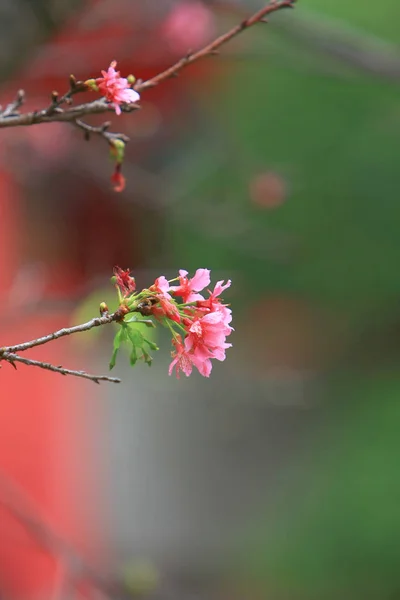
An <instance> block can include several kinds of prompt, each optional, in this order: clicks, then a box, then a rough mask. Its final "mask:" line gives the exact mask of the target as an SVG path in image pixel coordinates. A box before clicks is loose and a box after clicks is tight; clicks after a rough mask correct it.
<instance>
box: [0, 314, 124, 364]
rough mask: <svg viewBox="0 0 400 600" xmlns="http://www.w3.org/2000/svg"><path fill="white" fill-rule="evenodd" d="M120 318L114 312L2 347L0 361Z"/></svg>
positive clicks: (120, 316) (119, 315)
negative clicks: (5, 354)
mask: <svg viewBox="0 0 400 600" xmlns="http://www.w3.org/2000/svg"><path fill="white" fill-rule="evenodd" d="M121 318H122V314H121V312H119V311H116V312H114V313H111V314H107V315H104V316H102V317H96V318H94V319H91V320H90V321H87V323H82V325H74V326H73V327H63V329H59V330H58V331H55V332H53V333H49V334H48V335H44V336H43V337H40V338H36V339H34V340H31V341H29V342H24V343H22V344H17V345H15V346H3V347H2V348H0V359H1V358H2V356H3V355H4V353H6V352H12V353H14V352H25V350H30V348H35V347H36V346H42V345H43V344H48V343H49V342H52V341H53V340H58V339H59V338H61V337H65V336H66V335H72V334H73V333H81V332H83V331H89V330H90V329H93V328H94V327H100V326H102V325H108V323H113V322H116V321H120V320H121Z"/></svg>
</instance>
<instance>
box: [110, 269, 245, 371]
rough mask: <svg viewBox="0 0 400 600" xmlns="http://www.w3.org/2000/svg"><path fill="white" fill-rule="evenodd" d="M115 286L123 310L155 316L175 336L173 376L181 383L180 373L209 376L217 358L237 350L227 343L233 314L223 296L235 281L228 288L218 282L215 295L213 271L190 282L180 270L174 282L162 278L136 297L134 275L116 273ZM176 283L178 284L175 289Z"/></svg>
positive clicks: (201, 271) (200, 272)
mask: <svg viewBox="0 0 400 600" xmlns="http://www.w3.org/2000/svg"><path fill="white" fill-rule="evenodd" d="M114 282H115V286H116V288H117V291H118V295H119V300H120V308H119V310H121V309H122V312H125V313H126V314H128V313H135V312H136V313H140V314H141V315H142V316H145V317H150V318H152V319H154V321H155V322H159V323H161V324H162V325H164V326H165V327H167V328H168V329H169V330H170V332H171V333H172V344H173V346H174V350H173V351H172V362H171V364H170V367H169V374H170V375H171V374H172V372H173V371H174V370H175V372H176V375H177V377H178V378H179V375H180V372H181V371H183V373H184V374H185V375H186V376H189V375H190V374H191V373H192V370H193V367H196V369H197V370H198V371H199V373H200V374H201V375H203V376H204V377H209V376H210V373H211V370H212V362H211V361H212V359H216V360H219V361H223V360H225V351H226V349H227V348H230V347H231V346H232V344H230V343H227V341H226V338H227V337H228V336H229V335H230V334H231V332H232V331H233V328H232V327H231V325H230V323H231V321H232V311H231V309H230V308H228V306H227V305H226V304H224V303H223V301H222V299H221V297H220V296H221V294H222V292H223V291H224V290H226V289H227V288H228V287H230V285H231V281H230V280H229V281H227V282H226V283H224V281H217V283H216V284H215V286H214V289H213V290H210V289H208V286H209V285H210V283H211V280H210V271H209V270H208V269H197V271H196V273H195V275H194V276H193V277H192V278H190V277H188V272H187V271H184V270H180V271H179V276H178V277H176V278H175V279H172V280H169V281H168V280H167V279H166V277H164V276H163V275H162V276H160V277H158V278H157V279H156V280H155V282H154V284H153V285H151V286H150V287H149V288H148V289H144V290H142V291H141V292H140V293H136V282H135V279H134V277H132V276H131V275H130V272H129V271H124V270H122V269H120V268H116V269H115V270H114ZM173 283H176V285H171V284H173ZM206 288H207V294H206V297H205V295H203V294H204V290H205V289H206ZM200 292H203V294H200ZM145 360H146V357H145ZM146 362H148V361H147V360H146Z"/></svg>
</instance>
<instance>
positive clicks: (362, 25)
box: [170, 0, 400, 599]
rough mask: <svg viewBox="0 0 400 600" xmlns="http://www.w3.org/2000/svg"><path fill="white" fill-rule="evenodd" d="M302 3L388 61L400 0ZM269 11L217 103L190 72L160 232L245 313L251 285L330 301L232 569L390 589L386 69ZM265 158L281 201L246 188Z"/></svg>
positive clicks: (392, 159) (395, 190)
mask: <svg viewBox="0 0 400 600" xmlns="http://www.w3.org/2000/svg"><path fill="white" fill-rule="evenodd" d="M302 11H304V14H302V15H301V18H302V19H304V20H307V15H312V16H313V17H315V18H316V21H315V22H316V23H318V18H321V19H323V22H324V23H330V19H331V18H332V26H333V27H335V28H338V29H339V30H341V29H343V30H344V31H346V32H347V34H348V35H349V36H351V35H352V32H353V31H356V32H357V36H358V39H361V40H363V43H365V47H368V45H369V43H370V42H371V43H373V42H376V39H377V38H381V40H382V42H384V43H385V44H386V43H390V44H392V45H393V48H394V50H395V51H396V52H397V54H396V57H397V60H398V61H399V62H400V51H399V44H400V29H399V23H400V4H399V3H398V2H397V1H396V0H382V1H381V2H379V3H376V2H370V3H368V2H363V3H361V2H348V1H347V0H301V1H300V2H299V3H298V4H297V8H296V11H295V12H296V15H295V17H297V12H298V13H300V12H302ZM285 16H286V15H285ZM299 16H300V15H299ZM279 17H281V15H279ZM295 17H293V23H292V28H291V30H292V31H293V30H295V23H296V21H295ZM276 21H279V19H278V18H277V19H276ZM266 27H267V28H268V32H267V33H268V35H265V31H264V30H261V28H259V29H258V31H257V34H256V35H255V36H254V40H253V42H249V45H250V47H251V49H252V55H253V56H254V57H255V58H254V60H248V61H239V60H238V61H237V63H236V64H235V68H234V70H233V72H232V75H231V77H230V79H229V84H228V85H227V86H225V87H224V89H223V91H221V92H220V93H219V102H218V103H217V105H216V106H214V105H212V106H211V107H210V106H209V104H208V101H207V96H206V93H205V92H204V91H202V90H199V94H200V95H201V94H203V96H202V102H203V103H204V105H205V109H204V110H206V111H207V119H208V123H209V129H210V134H209V140H208V143H207V142H204V143H203V145H201V144H198V145H197V146H196V145H195V144H192V146H191V152H192V155H193V156H194V157H195V158H194V159H193V161H192V164H188V166H187V171H186V176H185V173H184V174H183V177H182V181H181V184H180V185H181V186H182V190H181V202H180V203H179V205H178V206H177V209H176V211H175V213H173V214H172V215H171V216H170V218H171V224H170V225H171V229H170V231H171V234H170V241H171V244H172V245H173V247H174V250H175V255H176V257H179V256H182V254H183V253H184V254H185V256H186V257H187V264H188V265H189V266H188V267H187V268H192V267H193V268H194V267H195V266H197V265H198V264H200V263H201V264H209V263H212V264H213V266H214V268H220V269H223V270H226V271H227V272H229V273H232V278H234V276H235V275H234V273H235V272H236V273H237V274H240V277H241V279H242V298H241V300H242V303H241V307H242V312H243V313H246V314H247V316H248V318H251V314H252V313H251V302H252V301H253V300H254V298H258V297H262V296H263V295H264V296H268V295H269V294H276V293H280V294H284V295H286V296H290V297H296V298H298V297H300V298H303V299H306V300H307V301H309V302H311V303H312V305H313V306H317V307H319V308H320V309H323V310H324V311H327V313H329V314H330V315H331V317H332V322H340V323H342V324H343V335H342V336H341V337H340V340H339V347H340V348H339V353H338V355H336V356H335V358H332V360H331V361H330V362H329V364H328V367H327V368H326V370H325V372H324V373H323V376H324V382H325V387H324V394H323V395H322V397H321V398H320V404H319V407H318V409H317V412H318V414H319V417H320V418H319V421H318V424H317V427H316V430H315V431H314V433H313V439H312V440H311V442H310V446H309V448H308V450H307V452H306V457H304V461H305V463H306V464H307V468H306V469H303V470H301V473H300V474H299V473H296V472H294V473H292V474H291V476H290V477H289V481H288V482H286V485H285V487H284V489H282V490H281V493H280V495H279V494H278V498H277V505H278V506H279V510H277V512H276V513H274V516H273V517H272V516H271V514H270V513H268V515H267V517H266V518H265V519H263V518H262V517H260V519H259V520H257V521H256V522H255V529H257V535H256V536H254V539H253V542H252V543H250V544H249V546H248V547H246V552H245V557H244V558H243V566H244V571H246V569H249V572H251V573H252V574H253V576H255V575H256V574H257V577H259V578H260V581H261V582H263V583H262V588H261V589H262V590H263V592H262V593H263V594H264V596H265V597H271V598H277V597H279V598H282V597H284V598H303V597H304V598H311V597H312V598H314V597H315V598H322V597H323V598H327V597H329V598H330V597H332V598H338V597H340V598H380V599H383V598H395V597H398V596H397V594H398V593H399V591H400V575H399V570H398V564H399V560H400V548H399V539H400V538H399V536H400V476H399V467H398V457H399V440H400V436H399V430H400V337H399V336H400V310H399V309H400V276H399V267H398V265H399V258H400V202H399V190H400V169H399V145H400V103H399V91H400V86H399V83H400V77H399V75H397V77H396V76H392V77H388V76H380V75H379V73H372V74H371V73H369V72H367V71H366V70H363V69H361V68H358V67H357V66H354V65H352V64H351V62H350V63H349V62H348V61H347V62H346V60H340V59H339V58H335V57H332V56H331V57H330V56H327V54H326V53H325V52H324V51H323V50H322V49H321V48H320V47H318V45H315V46H314V47H312V44H309V45H307V44H305V43H302V42H301V41H296V40H295V39H294V38H293V36H291V35H290V32H288V31H287V30H285V29H283V30H282V31H280V30H278V31H276V30H274V29H273V27H272V26H271V27H270V28H269V26H266ZM385 48H386V46H385ZM264 53H265V54H264ZM258 54H259V55H260V57H262V56H264V57H265V56H266V57H267V58H266V59H265V60H261V59H260V60H257V55H258ZM378 59H379V57H378V58H377V61H378V62H379V60H378ZM221 60H223V59H221ZM193 146H195V147H194V148H193ZM213 165H214V166H213ZM215 165H216V166H215ZM263 170H265V171H268V172H274V173H277V174H278V175H279V177H281V178H282V179H283V180H284V181H285V185H286V187H287V190H286V197H285V199H284V201H282V202H281V203H279V205H277V206H275V205H274V206H268V205H265V206H260V205H258V204H257V203H255V202H253V201H252V200H251V197H250V196H251V194H250V192H249V182H250V181H251V179H252V178H253V177H255V176H257V173H259V172H263ZM199 172H201V173H202V174H203V175H202V177H198V178H197V179H196V174H197V173H199ZM204 173H208V175H207V176H204ZM188 197H190V198H191V203H190V206H189V203H187V199H188ZM216 263H217V264H216ZM246 291H247V296H246ZM249 296H250V300H249ZM239 308H240V307H239ZM253 318H254V319H257V315H254V314H253ZM320 335H321V336H322V337H324V331H323V330H322V331H321V332H320ZM326 335H327V336H328V345H329V334H328V333H327V334H326ZM267 337H268V334H267ZM256 539H257V541H256ZM249 597H251V594H250V593H249Z"/></svg>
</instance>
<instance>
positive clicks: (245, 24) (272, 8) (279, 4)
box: [134, 0, 296, 92]
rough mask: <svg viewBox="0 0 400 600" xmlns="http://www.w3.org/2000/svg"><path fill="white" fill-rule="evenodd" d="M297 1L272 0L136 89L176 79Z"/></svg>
mask: <svg viewBox="0 0 400 600" xmlns="http://www.w3.org/2000/svg"><path fill="white" fill-rule="evenodd" d="M295 1H296V0H271V2H269V3H268V4H267V5H266V6H264V8H261V9H260V10H259V11H257V12H256V13H254V15H252V16H251V17H249V18H248V19H244V21H242V22H241V23H240V24H239V25H236V27H233V28H232V29H230V30H229V31H227V32H226V33H224V34H223V35H221V36H219V37H218V38H216V39H215V40H214V41H213V42H211V43H210V44H208V45H207V46H204V48H201V50H198V51H197V52H193V53H189V54H188V55H187V56H184V57H183V58H181V59H180V60H178V62H176V63H175V64H174V65H172V66H171V67H169V68H168V69H166V70H165V71H163V72H162V73H159V74H158V75H156V76H155V77H152V78H151V79H148V80H147V81H142V82H138V83H137V84H136V85H135V86H134V88H135V90H136V91H137V92H143V91H144V90H147V89H148V88H152V87H155V86H156V85H158V84H159V83H161V82H163V81H165V80H166V79H170V78H171V77H176V76H177V75H178V73H179V72H180V71H181V70H182V69H183V68H184V67H186V66H187V65H190V64H192V63H194V62H196V61H197V60H199V59H201V58H204V57H206V56H212V55H214V54H216V53H217V51H218V50H219V48H221V46H223V45H224V44H226V43H227V42H229V41H230V40H231V39H233V38H234V37H236V36H237V35H239V34H240V33H242V32H243V31H245V30H246V29H248V28H249V27H252V26H253V25H255V24H256V23H261V22H265V17H266V16H267V15H269V14H271V13H273V12H276V11H278V10H281V9H282V8H293V7H294V3H295Z"/></svg>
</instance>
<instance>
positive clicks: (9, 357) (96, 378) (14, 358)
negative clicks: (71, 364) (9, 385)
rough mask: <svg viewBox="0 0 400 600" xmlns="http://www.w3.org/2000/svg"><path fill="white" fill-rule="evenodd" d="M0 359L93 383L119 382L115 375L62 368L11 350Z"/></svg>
mask: <svg viewBox="0 0 400 600" xmlns="http://www.w3.org/2000/svg"><path fill="white" fill-rule="evenodd" d="M0 360H5V361H7V362H9V363H10V364H12V365H13V366H14V367H15V363H16V362H20V363H23V364H24V365H28V366H30V367H39V368H40V369H46V370H47V371H53V373H60V374H61V375H72V376H74V377H83V378H84V379H90V381H93V382H94V383H100V381H109V382H110V383H121V380H120V379H118V378H117V377H108V376H107V375H91V374H90V373H86V372H85V371H75V370H73V369H64V367H61V366H56V365H52V364H51V363H46V362H42V361H40V360H33V359H32V358H25V357H23V356H19V354H14V353H12V352H2V354H1V355H0Z"/></svg>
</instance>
